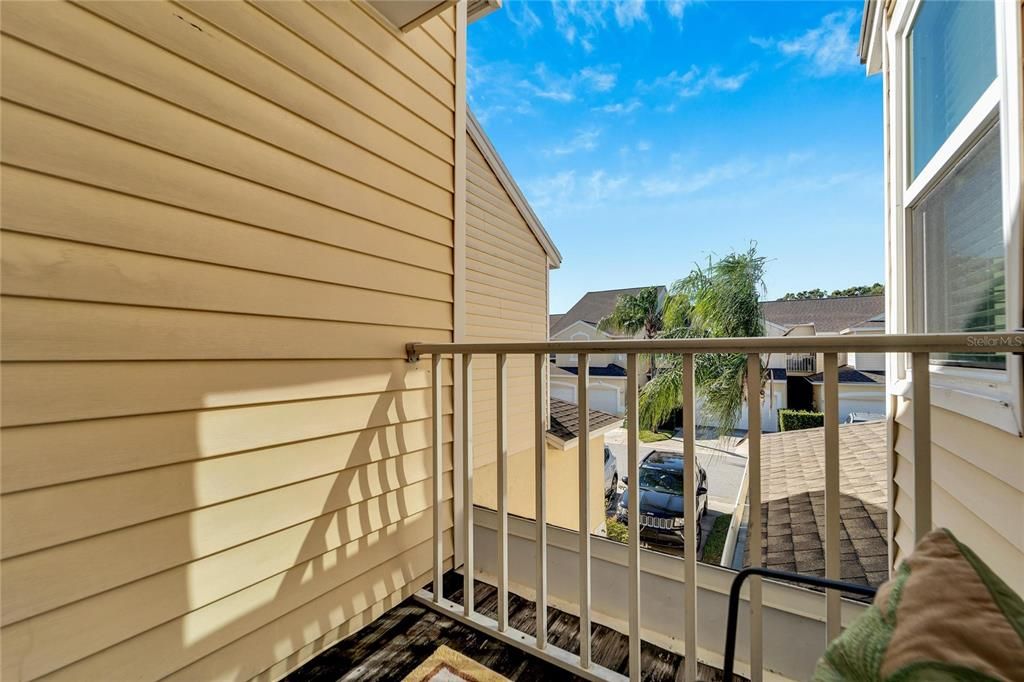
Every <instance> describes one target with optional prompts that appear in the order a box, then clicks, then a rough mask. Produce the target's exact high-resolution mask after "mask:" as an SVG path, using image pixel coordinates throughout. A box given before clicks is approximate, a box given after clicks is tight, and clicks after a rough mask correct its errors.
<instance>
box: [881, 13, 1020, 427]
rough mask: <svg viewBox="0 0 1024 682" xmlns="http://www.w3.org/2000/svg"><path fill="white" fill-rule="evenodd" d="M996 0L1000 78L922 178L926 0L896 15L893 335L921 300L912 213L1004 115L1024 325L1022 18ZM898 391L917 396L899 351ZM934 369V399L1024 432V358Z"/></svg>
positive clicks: (1014, 288) (1012, 279) (1013, 288)
mask: <svg viewBox="0 0 1024 682" xmlns="http://www.w3.org/2000/svg"><path fill="white" fill-rule="evenodd" d="M994 1H995V20H996V80H995V81H994V82H993V83H992V85H991V86H990V87H989V88H988V89H987V90H986V91H985V92H984V93H983V94H982V96H981V97H980V98H979V100H978V102H976V103H975V105H974V106H973V107H972V108H971V110H970V111H969V112H968V114H967V115H966V116H965V117H964V120H963V121H961V122H960V124H959V125H958V126H957V128H956V130H954V131H953V133H952V134H951V135H950V137H949V138H948V139H947V140H946V141H945V142H944V143H943V144H942V146H941V147H940V148H939V150H938V151H937V152H936V153H935V155H934V157H933V158H932V159H931V160H930V161H929V162H928V163H927V165H926V166H925V168H924V169H922V171H921V172H920V173H919V174H918V177H917V178H916V179H913V181H911V177H910V170H911V165H910V158H911V157H910V135H909V127H910V107H909V106H908V103H909V97H910V93H909V92H908V88H907V87H906V82H907V80H908V79H907V78H906V74H907V73H909V68H910V64H909V50H908V49H907V33H908V31H909V29H910V27H911V25H912V23H913V18H914V17H915V16H916V15H917V12H918V10H919V9H920V6H921V2H922V0H910V1H908V2H904V3H900V4H899V5H898V6H897V7H896V8H895V11H894V13H893V21H892V23H891V24H890V30H889V35H888V36H887V40H886V42H887V43H888V47H889V51H890V54H891V55H892V56H893V59H892V60H891V62H890V63H891V64H892V66H893V68H892V69H891V71H890V72H889V73H887V74H886V77H887V78H891V81H892V93H893V95H894V96H893V97H892V98H891V107H892V111H891V112H890V114H891V118H890V120H891V122H892V125H891V130H890V131H889V132H890V136H891V140H889V149H890V150H892V152H893V153H892V158H891V159H887V162H891V168H890V171H891V175H889V176H888V177H889V178H890V187H889V192H890V195H891V198H892V199H891V209H890V210H891V214H890V232H889V234H888V236H887V240H889V241H890V242H891V243H890V244H889V247H888V250H889V258H890V259H891V260H890V263H889V265H890V266H891V268H892V269H891V273H892V278H891V281H890V288H891V290H892V293H893V296H894V298H895V304H894V305H893V306H892V307H893V310H891V313H892V315H891V318H890V319H891V322H887V326H888V327H889V331H891V332H903V333H905V332H909V331H912V330H914V329H915V326H916V325H917V322H916V320H915V316H916V309H915V308H916V307H915V306H914V305H913V301H914V299H913V296H914V280H915V272H914V269H913V268H912V267H911V259H912V258H913V253H914V252H913V249H912V244H911V241H910V240H911V238H912V229H913V228H912V221H911V215H910V211H911V209H912V208H913V206H914V204H915V202H916V201H918V200H919V199H921V198H922V197H923V196H924V194H925V193H926V192H927V191H928V190H929V189H931V187H933V186H934V185H935V183H937V182H938V181H940V180H941V179H942V177H943V175H944V174H943V173H942V172H941V171H942V170H943V169H948V168H950V167H951V164H952V163H954V162H955V161H956V160H958V159H959V158H961V157H962V155H963V154H964V153H965V152H966V151H967V150H968V149H970V148H971V147H972V146H973V145H974V144H975V143H976V142H977V140H978V139H979V138H980V137H981V135H983V134H984V133H986V132H987V131H988V130H989V126H990V124H991V122H992V121H993V120H994V119H995V118H996V117H997V116H998V118H999V123H998V125H999V142H1000V158H1001V163H1002V169H1001V170H1002V199H1003V247H1004V249H1005V250H1006V253H1007V258H1006V266H1005V267H1006V272H1005V276H1006V316H1007V326H1008V328H1009V329H1020V328H1024V319H1022V316H1024V313H1022V308H1024V301H1022V295H1024V294H1022V284H1021V282H1022V276H1021V273H1022V268H1024V265H1022V263H1021V261H1022V247H1021V219H1022V218H1021V182H1022V177H1021V166H1022V159H1024V150H1022V140H1021V131H1020V123H1021V121H1022V120H1024V118H1022V102H1021V90H1022V86H1021V68H1020V65H1021V63H1022V47H1021V17H1020V6H1019V4H1018V3H1017V2H1001V1H1000V0H994ZM887 364H888V365H889V366H888V368H887V369H888V370H889V371H888V372H887V374H888V375H889V377H890V380H889V387H888V390H889V392H890V393H892V394H895V395H898V396H901V397H904V398H909V397H910V389H911V386H912V382H913V374H912V372H911V370H910V368H909V362H908V358H907V357H906V356H904V355H900V356H896V357H895V358H894V359H893V360H891V361H890V362H889V363H887ZM930 370H931V384H932V403H933V404H934V405H936V406H938V407H942V408H944V409H948V410H951V411H953V412H957V413H960V414H963V415H965V416H968V417H970V418H972V419H975V420H977V421H981V422H984V423H986V424H989V425H991V426H993V427H996V428H999V429H1002V430H1004V431H1008V432H1010V433H1013V434H1015V435H1018V436H1019V435H1022V434H1024V420H1022V405H1024V379H1022V375H1024V362H1022V357H1021V356H1020V355H1008V356H1007V362H1006V368H1005V369H1003V370H979V369H971V368H959V367H948V366H941V365H934V366H932V367H931V368H930Z"/></svg>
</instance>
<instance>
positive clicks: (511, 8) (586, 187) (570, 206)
mask: <svg viewBox="0 0 1024 682" xmlns="http://www.w3.org/2000/svg"><path fill="white" fill-rule="evenodd" d="M862 6H863V3H862V2H860V1H855V2H850V3H838V2H835V3H831V2H830V3H813V2H799V3H797V2H791V3H767V2H693V1H686V0H682V1H680V0H676V1H666V2H649V3H644V2H632V1H623V2H611V1H607V0H606V1H595V2H559V3H555V4H552V3H548V2H539V1H537V2H522V1H520V0H505V6H504V7H503V8H502V9H501V10H500V11H498V12H495V13H493V14H491V15H490V16H488V17H486V18H484V19H481V20H480V21H477V22H476V23H474V24H472V25H471V26H470V29H469V70H468V80H469V99H470V106H471V108H472V109H473V111H474V113H475V114H476V115H477V117H478V118H479V119H480V120H481V122H482V123H483V126H484V128H485V129H486V130H487V133H488V135H489V136H490V137H491V139H492V141H493V142H494V145H495V147H497V149H498V151H499V153H500V154H501V155H502V158H503V159H504V160H505V162H506V164H507V165H508V167H509V168H510V169H511V171H512V174H513V175H514V176H515V178H516V180H517V182H518V183H519V185H520V186H521V187H522V188H523V191H524V192H525V193H526V196H527V198H528V199H529V200H530V203H531V204H532V206H533V208H534V210H535V211H536V213H537V215H538V216H539V217H540V219H541V221H542V222H543V223H544V225H545V227H546V228H547V230H548V232H549V233H550V234H551V236H552V238H553V239H554V241H555V243H556V244H557V245H558V248H559V249H560V250H561V252H562V256H563V263H562V267H561V269H559V270H555V271H553V272H552V273H551V311H552V312H564V311H565V310H566V309H568V308H569V307H570V306H571V305H572V304H573V303H574V302H575V301H576V300H577V299H578V298H579V297H580V296H581V295H582V294H583V293H584V292H586V291H589V290H598V289H613V288H619V287H629V286H642V285H648V284H671V282H673V281H674V280H676V279H678V278H680V277H682V276H683V275H685V274H686V273H688V272H689V271H690V269H691V267H692V264H693V263H694V262H695V261H702V262H703V261H706V259H707V257H708V255H710V254H718V255H721V254H725V253H728V252H729V251H730V250H744V249H746V248H747V245H748V244H749V242H750V241H752V240H753V241H756V242H757V244H758V250H759V251H760V252H761V254H762V255H765V256H767V257H768V258H769V259H771V261H770V263H769V267H768V274H767V277H766V285H767V298H777V297H779V296H781V295H783V294H784V293H786V292H787V291H795V290H802V289H810V288H815V287H821V288H824V289H836V288H845V287H848V286H853V285H857V284H869V283H871V282H875V281H881V280H882V279H883V242H882V239H883V208H882V187H883V185H882V129H881V126H882V109H881V107H882V101H881V98H882V93H881V86H882V84H881V79H880V78H878V77H873V78H867V77H866V76H865V73H864V69H863V67H862V66H860V65H859V64H858V62H857V56H856V48H857V36H858V31H859V25H860V23H859V22H860V10H861V8H862Z"/></svg>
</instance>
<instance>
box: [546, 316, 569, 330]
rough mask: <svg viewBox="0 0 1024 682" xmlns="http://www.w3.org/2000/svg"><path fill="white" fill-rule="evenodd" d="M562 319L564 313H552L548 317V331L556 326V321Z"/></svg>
mask: <svg viewBox="0 0 1024 682" xmlns="http://www.w3.org/2000/svg"><path fill="white" fill-rule="evenodd" d="M563 317H565V314H564V313H552V314H550V315H548V329H549V330H550V329H553V328H554V326H555V325H556V324H558V321H559V320H560V319H562V318H563Z"/></svg>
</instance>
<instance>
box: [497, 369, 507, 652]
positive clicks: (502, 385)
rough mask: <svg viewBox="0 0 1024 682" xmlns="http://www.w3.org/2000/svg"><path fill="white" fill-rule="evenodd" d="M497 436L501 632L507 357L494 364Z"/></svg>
mask: <svg viewBox="0 0 1024 682" xmlns="http://www.w3.org/2000/svg"><path fill="white" fill-rule="evenodd" d="M494 373H495V375H496V382H495V384H496V385H495V390H496V392H497V409H498V415H497V418H498V434H497V450H498V451H497V453H496V454H497V458H498V462H497V467H496V469H497V472H498V486H497V489H498V631H499V632H504V631H505V630H507V629H508V356H507V355H506V354H504V353H498V355H497V356H496V357H495V362H494Z"/></svg>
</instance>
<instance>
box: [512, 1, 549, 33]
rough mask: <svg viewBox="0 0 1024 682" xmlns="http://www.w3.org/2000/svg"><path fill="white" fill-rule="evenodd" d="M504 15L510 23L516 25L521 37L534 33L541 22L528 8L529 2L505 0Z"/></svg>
mask: <svg viewBox="0 0 1024 682" xmlns="http://www.w3.org/2000/svg"><path fill="white" fill-rule="evenodd" d="M504 12H505V16H506V17H508V20H509V21H511V22H512V25H513V26H515V27H516V31H517V32H518V33H519V35H520V36H522V37H523V38H527V37H529V36H531V35H532V34H533V33H535V32H536V31H537V30H538V29H539V28H541V26H543V23H542V22H541V20H540V17H538V16H537V14H536V13H535V12H534V11H533V10H532V9H530V3H529V2H525V1H522V2H506V3H505V5H504Z"/></svg>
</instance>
